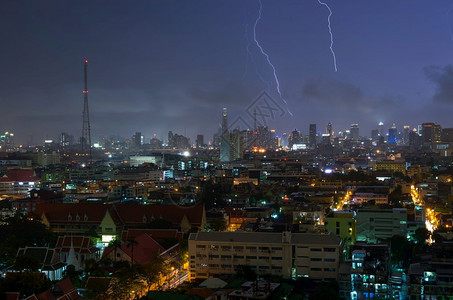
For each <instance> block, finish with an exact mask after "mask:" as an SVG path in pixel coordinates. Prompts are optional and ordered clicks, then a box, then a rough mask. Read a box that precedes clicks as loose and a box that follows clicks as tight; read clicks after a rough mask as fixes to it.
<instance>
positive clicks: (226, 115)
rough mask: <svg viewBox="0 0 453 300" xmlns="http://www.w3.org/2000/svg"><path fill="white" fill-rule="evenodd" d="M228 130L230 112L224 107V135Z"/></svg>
mask: <svg viewBox="0 0 453 300" xmlns="http://www.w3.org/2000/svg"><path fill="white" fill-rule="evenodd" d="M227 132H228V113H227V109H226V107H224V108H223V109H222V135H223V134H225V133H227Z"/></svg>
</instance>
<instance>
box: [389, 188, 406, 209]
mask: <svg viewBox="0 0 453 300" xmlns="http://www.w3.org/2000/svg"><path fill="white" fill-rule="evenodd" d="M402 195H403V192H402V188H401V185H397V186H396V188H395V190H394V191H393V192H391V193H390V195H389V203H390V204H393V205H399V204H400V200H401V196H402Z"/></svg>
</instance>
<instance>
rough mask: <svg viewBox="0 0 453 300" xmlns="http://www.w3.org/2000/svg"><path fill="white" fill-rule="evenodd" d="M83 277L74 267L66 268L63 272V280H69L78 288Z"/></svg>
mask: <svg viewBox="0 0 453 300" xmlns="http://www.w3.org/2000/svg"><path fill="white" fill-rule="evenodd" d="M82 275H83V273H82V272H81V271H77V270H76V269H75V267H74V266H73V265H69V266H67V267H66V270H64V272H63V278H69V280H71V282H72V283H74V285H76V286H80V277H81V276H82Z"/></svg>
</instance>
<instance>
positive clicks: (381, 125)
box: [378, 122, 385, 136]
mask: <svg viewBox="0 0 453 300" xmlns="http://www.w3.org/2000/svg"><path fill="white" fill-rule="evenodd" d="M378 129H379V134H380V135H381V136H385V131H384V122H379V124H378Z"/></svg>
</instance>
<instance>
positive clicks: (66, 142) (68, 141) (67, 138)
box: [60, 132, 74, 147]
mask: <svg viewBox="0 0 453 300" xmlns="http://www.w3.org/2000/svg"><path fill="white" fill-rule="evenodd" d="M73 143H74V136H73V135H70V134H68V133H67V132H62V133H61V134H60V146H62V147H68V146H70V145H72V144H73Z"/></svg>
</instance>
